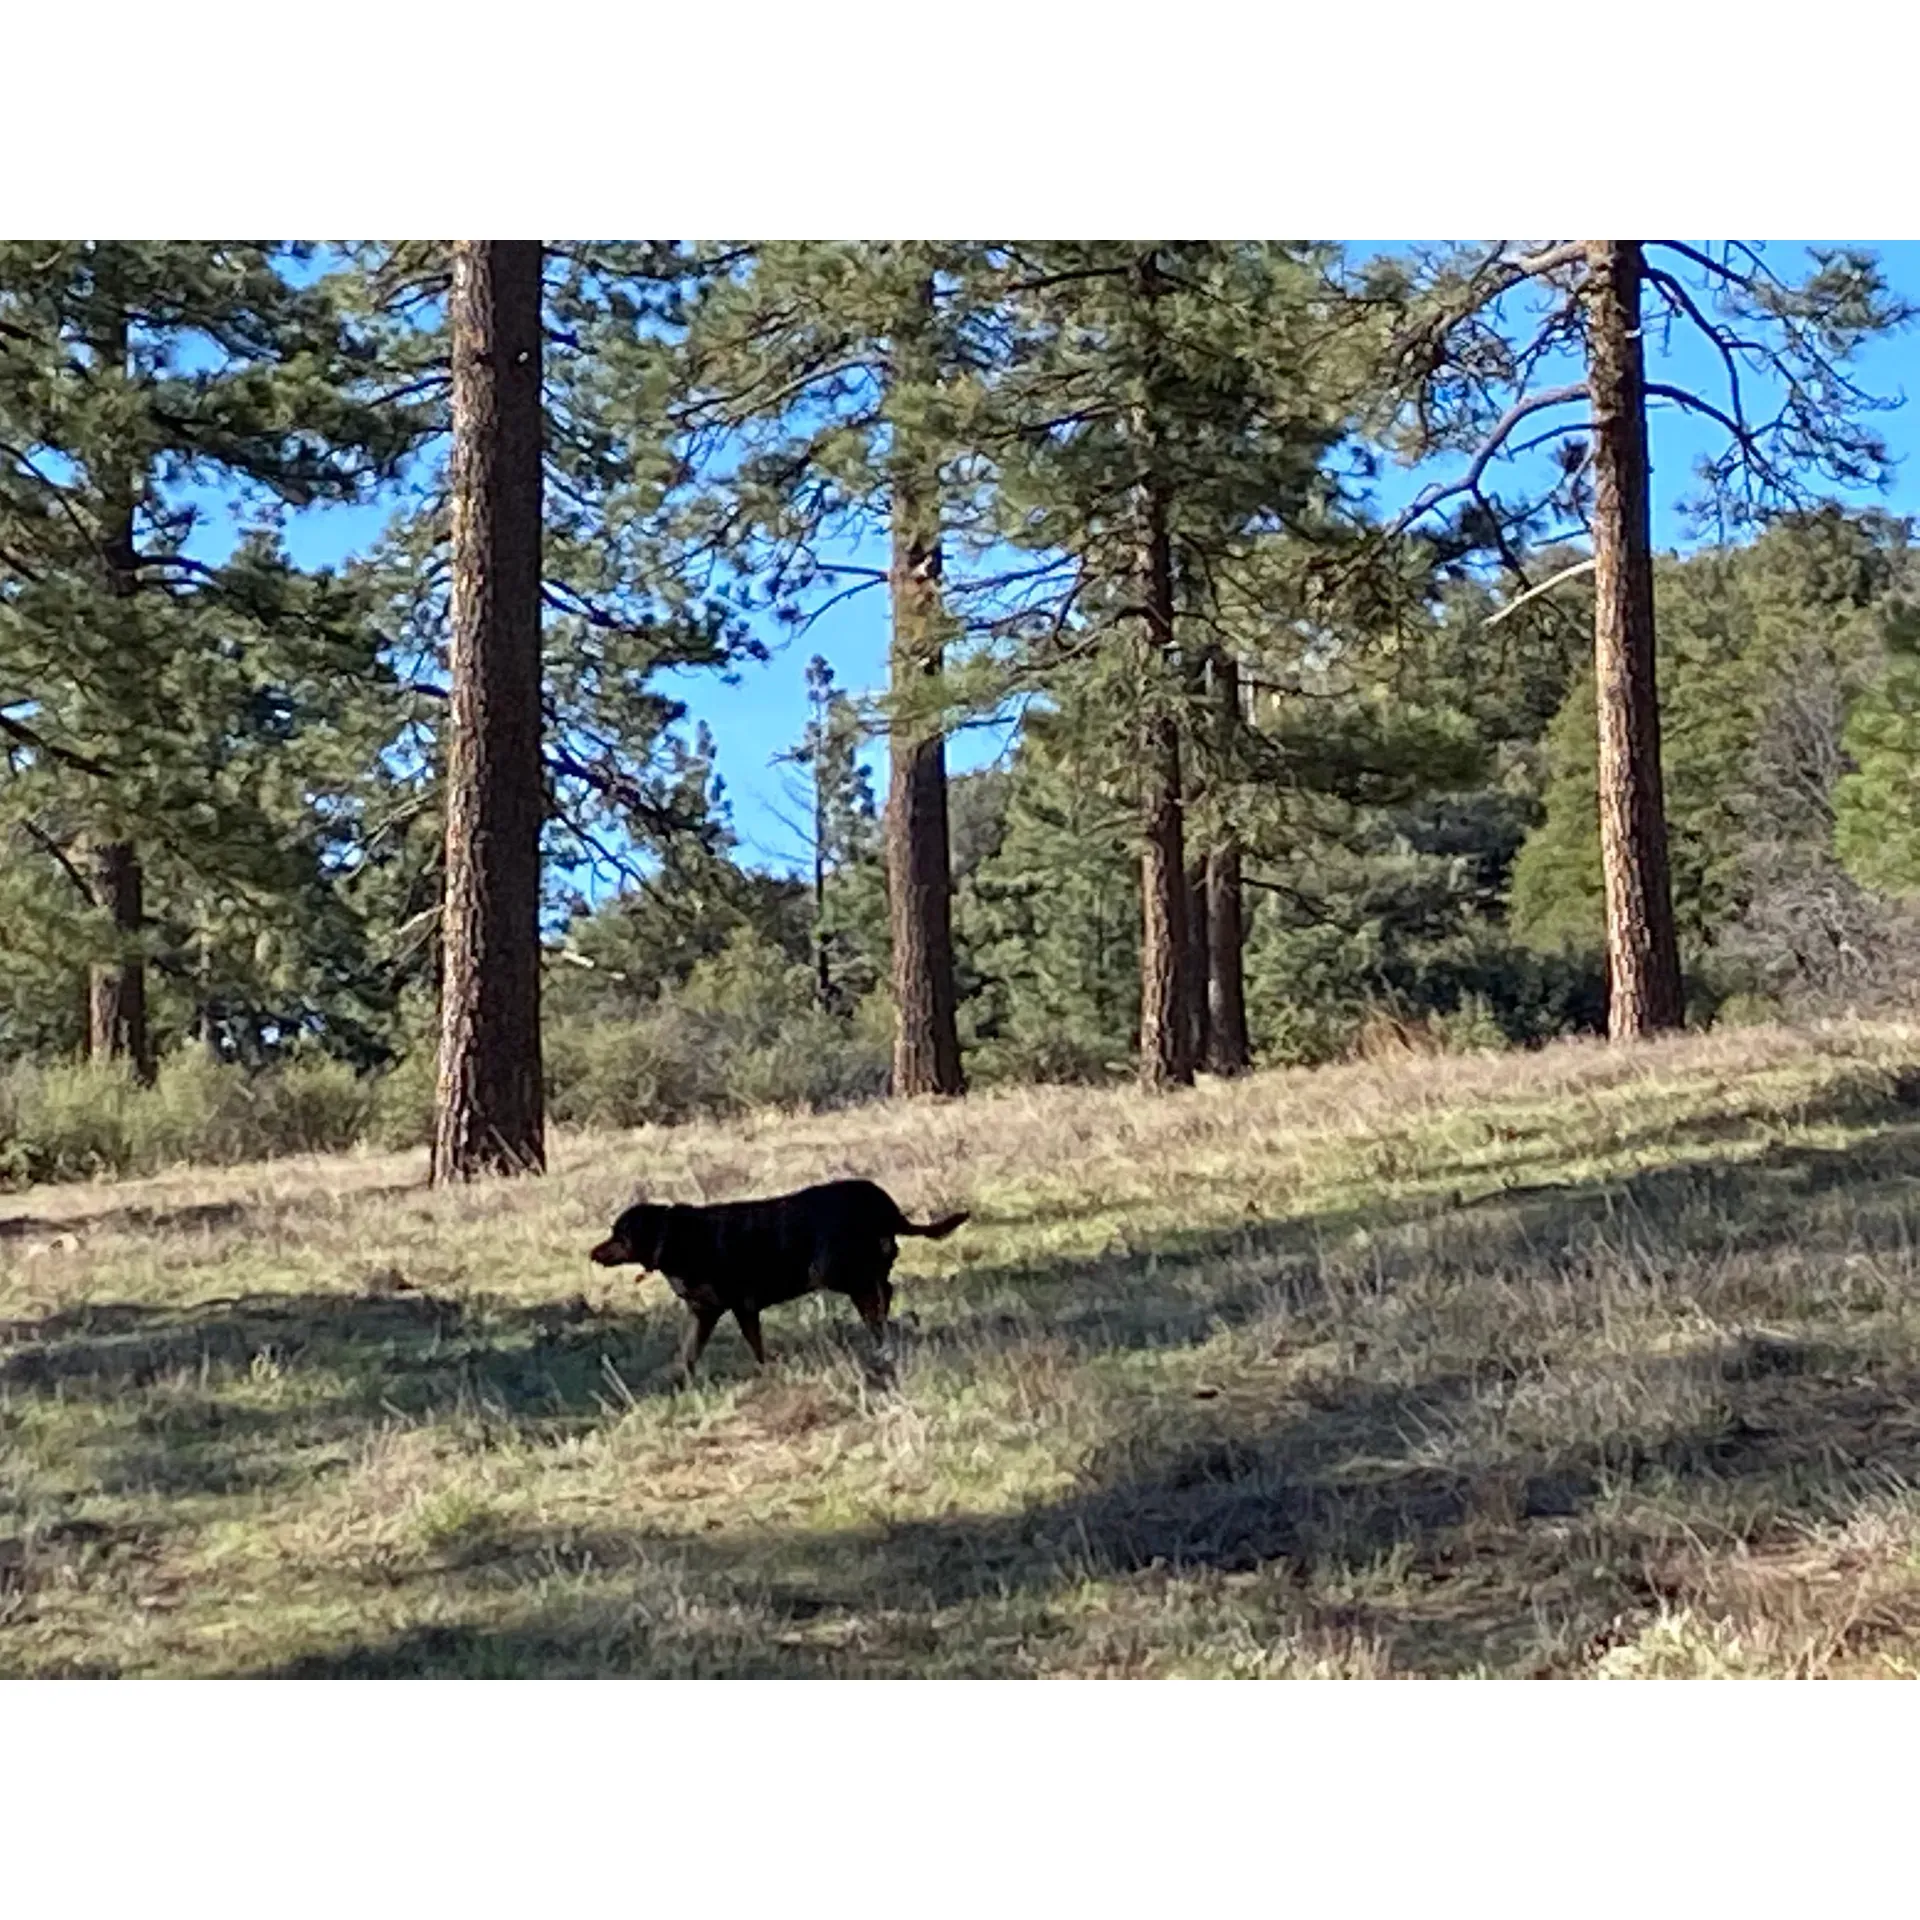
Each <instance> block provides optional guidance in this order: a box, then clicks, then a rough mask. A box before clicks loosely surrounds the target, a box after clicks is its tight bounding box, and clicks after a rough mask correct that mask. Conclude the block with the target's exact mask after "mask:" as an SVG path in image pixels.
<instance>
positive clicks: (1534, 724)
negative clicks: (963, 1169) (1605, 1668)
mask: <svg viewBox="0 0 1920 1920" xmlns="http://www.w3.org/2000/svg"><path fill="white" fill-rule="evenodd" d="M1911 317H1912V310H1911V309H1910V307H1909V306H1908V304H1907V302H1906V301H1905V300H1904V299H1903V298H1902V297H1901V296H1900V295H1899V294H1898V293H1897V292H1896V290H1895V289H1894V288H1893V287H1892V286H1891V285H1890V284H1889V282H1888V280H1887V278H1886V276H1885V274H1884V273H1883V271H1882V268H1881V266H1880V263H1879V262H1878V260H1877V258H1876V257H1875V255H1874V254H1873V253H1871V252H1869V251H1865V250H1861V249H1858V248H1852V247H1847V248H1832V249H1821V248H1798V247H1792V248H1790V247H1787V246H1784V245H1776V246H1768V245H1765V244H1763V243H1760V242H1748V241H1651V240H1649V241H1614V240H1606V241H1592V240H1556V241H1547V240H1541V241H1524V242H1520V241H1501V242H1457V243H1444V244H1431V245H1420V246H1415V247H1405V248H1398V249H1368V248H1363V247H1360V246H1357V245H1346V244H1342V243H1337V242H1323V241H1246V242H1195V241H1158V242H1155V241H1141V242H1107V241H1097V242H1096V241H1085V242H1080V241H1061V242H1044V243H1026V242H1020V243H1014V242H995V241H983V242H951V243H949V242H944V241H942V242H933V241H925V242H920V241H912V242H870V243H869V242H845V243H838V242H837V243H799V242H777V243H756V242H727V243H711V244H709V243H694V242H677V241H676V242H667V241H651V242H613V241H609V242H594V243H559V242H551V243H541V242H534V241H465V242H449V243H439V242H405V243H373V242H354V243H327V244H324V245H323V244H309V243H298V242H273V243H245V244H241V243H234V244H210V243H187V242H179V243H174V242H164V243H162V242H111V243H109V242H74V243H70V244H56V243H24V242H7V243H0V750H3V751H4V760H0V844H4V849H5V855H4V859H3V860H0V1180H5V1179H15V1180H19V1179H34V1178H44V1177H50V1176H54V1175H58V1174H61V1173H71V1172H87V1171H98V1170H101V1169H102V1168H103V1167H105V1166H108V1165H111V1164H114V1163H115V1162H116V1160H119V1161H124V1160H125V1158H126V1153H127V1151H128V1150H127V1149H126V1147H125V1144H124V1140H122V1141H121V1144H120V1145H118V1146H116V1145H115V1144H114V1143H112V1142H104V1143H103V1141H102V1140H101V1139H99V1138H97V1137H82V1136H83V1135H84V1130H80V1133H78V1134H77V1133H76V1131H75V1129H73V1128H72V1127H70V1126H69V1127H66V1128H65V1129H64V1130H63V1129H62V1128H61V1127H58V1126H54V1125H52V1124H51V1123H50V1121H49V1119H48V1116H49V1115H51V1114H52V1113H53V1111H54V1109H55V1108H56V1107H57V1106H59V1105H60V1102H59V1101H58V1100H56V1099H55V1098H54V1097H53V1092H52V1091H51V1090H54V1089H57V1088H59V1087H61V1086H63V1085H67V1086H68V1096H70V1094H71V1087H70V1085H68V1082H70V1081H71V1079H72V1077H73V1076H74V1075H75V1074H76V1073H94V1074H107V1075H113V1076H123V1077H124V1078H125V1079H126V1081H127V1082H129V1083H130V1085H131V1088H132V1090H133V1091H132V1093H131V1095H130V1097H132V1098H134V1099H136V1100H137V1099H142V1098H146V1099H152V1100H156V1101H157V1100H162V1099H164V1098H166V1097H167V1088H168V1083H169V1081H170V1080H171V1081H172V1082H173V1083H175V1094H174V1104H173V1108H172V1109H170V1110H172V1111H185V1110H186V1108H187V1107H188V1106H190V1105H191V1104H192V1102H191V1101H190V1100H189V1099H188V1096H187V1093H186V1092H185V1091H184V1090H185V1089H187V1088H189V1087H191V1088H193V1089H195V1090H196V1091H195V1093H194V1095H193V1098H194V1099H197V1100H198V1101H199V1102H200V1108H199V1110H200V1111H201V1112H202V1113H203V1115H212V1114H214V1113H215V1112H216V1111H229V1112H230V1111H231V1110H232V1103H233V1100H234V1099H236V1098H238V1095H237V1093H235V1092H234V1090H236V1089H240V1088H245V1089H248V1090H249V1091H248V1095H247V1098H248V1099H249V1100H250V1101H251V1103H252V1104H251V1105H250V1106H249V1107H248V1109H247V1111H248V1112H250V1113H251V1114H253V1115H254V1116H255V1119H254V1120H253V1121H252V1122H250V1123H249V1126H248V1127H247V1128H245V1129H242V1130H241V1132H242V1133H243V1134H244V1135H245V1136H246V1140H245V1144H246V1146H247V1148H248V1150H250V1151H259V1150H262V1149H263V1148H266V1147H270V1146H273V1145H275V1144H281V1145H290V1144H297V1145H303V1146H333V1145H344V1144H347V1143H349V1142H350V1141H351V1140H353V1139H357V1138H362V1137H365V1138H371V1139H377V1140H383V1141H385V1142H387V1143H389V1144H401V1143H407V1144H411V1143H415V1142H428V1141H430V1142H431V1145H432V1156H433V1168H434V1174H435V1177H436V1178H437V1179H441V1180H458V1179H464V1178H467V1177H470V1176H472V1175H474V1174H476V1173H480V1172H487V1171H522V1170H537V1169H538V1168H540V1167H541V1166H543V1165H544V1163H545V1129H546V1126H547V1125H548V1123H549V1122H551V1121H561V1122H568V1123H576V1124H598V1125H631V1124H637V1123H640V1122H645V1121H673V1120H677V1119H682V1118H686V1117H689V1116H692V1115H695V1114H700V1113H715V1112H727V1111H738V1110H743V1109H747V1108H751V1107H756V1106H787V1107H792V1106H825V1105H831V1104H835V1103H840V1102H845V1101H850V1100H855V1099H861V1098H869V1097H875V1096H879V1095H882V1094H886V1093H889V1092H891V1093H893V1094H897V1095H903V1096H904V1095H927V1096H947V1097H954V1096H960V1095H963V1094H964V1093H965V1091H966V1090H967V1088H968V1087H969V1086H981V1085H985V1084H990V1083H995V1082H1007V1081H1022V1080H1025V1081H1040V1080H1050V1081H1060V1080H1071V1081H1086V1082H1093V1081H1101V1080H1106V1079H1109V1078H1121V1079H1128V1078H1130V1079H1135V1080H1137V1081H1138V1082H1139V1084H1141V1085H1142V1086H1144V1087H1146V1088H1148V1089H1152V1090H1162V1089H1175V1088H1178V1087H1181V1086H1185V1085H1189V1084H1191V1083H1192V1082H1193V1080H1194V1078H1195V1076H1196V1074H1201V1073H1206V1074H1213V1075H1223V1076H1226V1075H1236V1074H1240V1073H1243V1072H1245V1071H1247V1070H1248V1069H1249V1068H1250V1067H1252V1066H1254V1065H1256V1064H1258V1063H1262V1062H1267V1063H1275V1062H1282V1063H1299V1062H1316V1061H1321V1060H1328V1059H1334V1058H1338V1057H1342V1056H1345V1055H1348V1054H1351V1053H1353V1052H1355V1051H1357V1050H1367V1049H1370V1048H1379V1047H1384V1046H1392V1047H1402V1048H1434V1049H1442V1048H1468V1047H1498V1046H1502V1045H1529V1044H1533V1043H1537V1042H1539V1041H1541V1040H1544V1039H1546V1038H1549V1037H1552V1036H1554V1035H1557V1034H1564V1033H1574V1032H1583V1031H1591V1032H1599V1033H1605V1034H1607V1035H1609V1036H1610V1037H1611V1039H1612V1040H1613V1041H1614V1042H1615V1043H1616V1044H1622V1045H1628V1044H1636V1043H1639V1042H1641V1041H1644V1040H1647V1039H1650V1038H1652V1037H1655V1036H1657V1035H1659V1034H1660V1033H1662V1032H1664V1031H1669V1030H1673V1029H1676V1028H1679V1027H1681V1026H1685V1025H1695V1026H1698V1025H1707V1024H1711V1023H1714V1022H1716V1021H1728V1020H1736V1019H1740V1018H1743V1017H1745V1018H1752V1017H1758V1016H1764V1015H1767V1014H1778V1013H1789V1014H1794V1013H1806V1012H1815V1013H1817V1012H1831V1011H1837V1010H1843V1009H1848V1008H1851V1009H1855V1010H1864V1009H1866V1008H1868V1007H1869V1006H1873V1005H1884V1004H1890V1003H1897V1002H1900V1001H1902V1000H1904V999H1905V998H1907V997H1908V996H1909V995H1910V992H1911V989H1912V987H1913V985H1914V983H1915V981H1916V978H1920V939H1917V938H1916V937H1915V936H1916V931H1917V930H1920V922H1917V921H1916V920H1915V918H1914V917H1913V910H1912V909H1911V908H1910V906H1909V904H1908V902H1909V899H1910V897H1911V896H1912V895H1913V894H1914V893H1915V892H1916V891H1920V831H1917V830H1916V826H1915V821H1916V819H1917V818H1920V812H1917V811H1916V809H1915V808H1914V806H1913V805H1912V804H1911V801H1910V795H1911V793H1912V791H1913V788H1914V784H1915V782H1916V780H1917V779H1920V613H1917V612H1916V608H1917V607H1920V593H1917V591H1916V589H1920V579H1917V578H1916V575H1915V564H1914V561H1913V558H1912V555H1911V551H1910V547H1911V537H1912V529H1911V527H1910V524H1909V523H1908V522H1906V521H1904V520H1902V519H1899V518H1896V517H1894V516H1892V515H1890V514H1888V513H1886V512H1884V511H1879V510H1876V509H1875V508H1874V507H1873V506H1872V501H1873V500H1874V498H1875V497H1876V495H1877V494H1878V492H1879V491H1881V490H1882V489H1884V487H1885V485H1886V483H1887V482H1888V480H1889V478H1890V473H1891V467H1892V461H1891V457H1890V454H1889V451H1888V448H1887V446H1886V444H1885V443H1884V441H1883V440H1882V438H1881V437H1880V435H1879V434H1878V432H1877V431H1876V427H1875V423H1876V420H1877V419H1878V417H1879V416H1880V415H1881V413H1882V412H1883V410H1884V409H1885V408H1886V407H1887V406H1888V405H1890V404H1892V402H1893V399H1894V396H1892V395H1889V394H1883V393H1880V392H1878V391H1876V390H1875V389H1874V388H1873V387H1871V386H1870V385H1868V384H1866V383H1865V382H1864V380H1863V378H1862V376H1861V374H1860V373H1859V371H1858V363H1859V360H1860V357H1861V354H1862V351H1863V349H1865V348H1867V347H1869V346H1870V345H1872V343H1874V342H1875V341H1876V340H1877V339H1878V337H1879V336H1881V335H1883V334H1886V333H1889V332H1891V331H1895V330H1898V329H1901V328H1903V327H1904V326H1905V325H1906V324H1907V322H1908V321H1909V320H1910V319H1911ZM1682 426H1684V428H1685V433H1686V438H1685V445H1686V447H1687V449H1688V453H1687V455H1686V456H1685V457H1684V458H1674V457H1670V456H1668V455H1667V454H1666V453H1665V452H1663V448H1664V446H1665V440H1666V436H1667V435H1668V434H1669V433H1670V432H1672V431H1674V430H1675V429H1676V428H1679V427H1682ZM1702 448H1704V449H1705V451H1704V452H1702V451H1700V449H1702ZM343 503H358V504H360V505H361V506H364V507H371V508H373V509H376V510H378V511H377V515H376V518H377V519H379V520H380V521H382V522H383V523H384V531H382V532H380V533H379V534H378V536H377V537H375V538H372V539H369V540H368V541H366V542H365V543H364V544H363V545H362V547H361V548H360V550H358V551H357V552H355V553H354V554H353V556H352V557H351V558H349V559H348V560H346V561H345V562H344V563H342V564H340V565H337V566H332V567H315V566H312V565H308V564H304V563H303V561H302V560H301V558H300V557H299V546H300V543H299V542H298V541H297V540H294V539H293V538H292V537H291V530H292V528H293V527H294V526H295V524H296V523H297V522H298V520H299V517H300V516H301V515H302V514H303V513H304V512H306V511H307V510H309V509H316V508H324V507H326V506H328V505H330V504H331V505H339V504H343ZM1656 509H1657V510H1658V512H1659V514H1660V515H1661V516H1662V517H1661V518H1660V519H1658V520H1657V519H1656ZM1676 510H1679V512H1678V515H1677V517H1676ZM1669 522H1671V523H1672V524H1674V525H1684V527H1685V529H1686V532H1685V536H1684V538H1680V539H1677V540H1675V541H1674V542H1673V544H1671V545H1669V546H1666V547H1663V546H1662V545H1661V544H1659V543H1658V542H1657V541H1656V537H1655V533H1656V527H1665V526H1666V525H1668V524H1669ZM369 524H373V521H371V520H370V521H369ZM861 599H867V600H869V601H871V602H873V603H874V604H876V606H877V607H878V608H880V609H882V610H884V616H885V620H886V623H887V631H888V634H889V636H890V637H889V644H888V648H887V655H886V679H885V683H884V684H883V685H876V686H866V687H857V686H851V685H849V684H847V682H846V675H845V672H844V669H843V668H839V667H836V663H835V662H834V661H833V660H832V659H831V658H830V657H827V656H826V654H825V653H824V651H823V649H824V647H825V641H824V638H823V636H825V635H826V634H827V633H829V632H830V631H831V630H832V621H833V618H834V616H835V615H836V613H837V612H838V610H839V609H841V608H844V607H846V606H848V605H849V603H851V602H854V601H857V600H861ZM776 656H777V657H778V658H779V660H781V661H784V663H785V665H786V668H787V669H788V670H797V667H798V666H799V664H800V663H801V662H810V664H809V665H807V667H806V687H807V716H808V717H807V721H806V724H805V727H804V730H803V731H802V732H801V734H800V735H799V737H797V738H796V739H795V740H794V741H793V742H792V744H791V748H790V751H789V752H788V753H787V754H786V755H785V756H784V765H783V770H782V784H783V791H784V792H785V794H786V795H787V797H788V800H789V802H790V805H789V806H788V809H787V811H788V812H789V813H790V815H791V825H792V827H793V829H794V833H795V836H796V839H797V841H798V842H799V843H800V845H801V847H802V848H803V853H802V856H801V857H800V858H799V859H797V860H796V861H793V862H791V863H789V864H787V865H784V866H781V867H778V868H771V867H769V866H767V865H766V864H764V863H763V862H759V861H756V859H755V858H753V857H752V855H751V854H750V852H749V850H748V849H747V848H746V847H745V846H744V845H743V844H742V842H741V840H740V839H739V838H738V837H737V830H736V825H735V822H734V821H733V818H732V815H731V810H730V806H729V803H728V798H727V794H726V790H725V788H724V785H723V783H722V782H721V781H720V779H719V778H718V777H717V772H716V756H717V755H725V754H726V753H727V750H728V742H727V740H726V739H725V737H724V732H720V733H719V734H718V737H716V735H715V733H710V732H709V731H708V729H707V728H706V727H694V726H692V725H691V724H690V722H689V718H688V714H687V710H686V707H685V704H684V701H683V698H682V697H681V696H683V695H684V693H685V690H686V689H687V687H688V686H689V685H691V684H695V683H696V682H697V681H698V680H699V678H700V677H701V676H710V677H713V678H714V679H722V678H724V679H727V680H730V681H732V682H734V683H735V692H734V694H733V695H732V697H733V698H734V699H735V700H736V701H745V700H750V699H752V698H753V697H754V689H755V688H756V686H758V685H760V684H762V683H763V681H764V677H765V676H766V675H767V674H768V673H769V672H770V671H771V670H772V669H771V668H770V667H769V666H768V664H767V663H768V662H769V661H770V660H774V659H775V658H776ZM982 741H989V742H992V743H993V747H994V748H996V749H997V751H994V750H987V751H979V750H974V749H977V748H978V745H979V743H980V742H982ZM963 745H964V746H965V747H967V748H968V751H967V752H965V753H962V752H961V751H960V748H961V747H962V746H963ZM63 1075H65V1076H67V1081H65V1082H63V1081H62V1078H61V1076H63ZM274 1089H277V1092H271V1091H269V1090H274ZM63 1098H67V1105H68V1106H71V1104H72V1102H71V1098H70V1097H67V1096H63ZM223 1102H224V1103H225V1105H224V1107H223ZM270 1113H278V1114H281V1115H282V1116H283V1117H285V1118H286V1124H287V1126H288V1127H289V1128H290V1129H291V1130H292V1135H293V1137H291V1138H289V1139H287V1140H282V1141H275V1140H274V1139H272V1138H269V1137H265V1135H264V1134H263V1129H269V1127H270V1123H269V1121H268V1120H267V1119H266V1118H265V1116H267V1115H268V1114H270ZM126 1137H128V1138H130V1137H132V1136H126ZM176 1145H184V1148H185V1150H186V1151H187V1152H188V1153H190V1154H191V1153H193V1152H195V1151H199V1150H203V1149H204V1150H205V1151H207V1152H209V1153H214V1152H217V1151H219V1150H220V1149H219V1148H218V1147H217V1145H216V1144H215V1143H214V1142H212V1141H211V1139H208V1140H194V1139H187V1140H186V1141H184V1142H183V1143H176Z"/></svg>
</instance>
